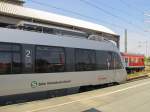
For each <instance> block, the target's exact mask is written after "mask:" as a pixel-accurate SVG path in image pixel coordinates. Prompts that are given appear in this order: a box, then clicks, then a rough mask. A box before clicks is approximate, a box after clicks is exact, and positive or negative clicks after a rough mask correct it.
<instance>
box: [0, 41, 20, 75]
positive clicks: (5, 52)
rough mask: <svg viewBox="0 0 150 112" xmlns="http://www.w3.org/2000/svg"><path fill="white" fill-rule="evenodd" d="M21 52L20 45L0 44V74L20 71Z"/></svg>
mask: <svg viewBox="0 0 150 112" xmlns="http://www.w3.org/2000/svg"><path fill="white" fill-rule="evenodd" d="M20 72H21V54H20V46H18V45H12V44H4V43H1V44H0V74H10V73H20Z"/></svg>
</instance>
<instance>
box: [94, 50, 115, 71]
mask: <svg viewBox="0 0 150 112" xmlns="http://www.w3.org/2000/svg"><path fill="white" fill-rule="evenodd" d="M112 58H113V57H112V53H111V52H106V51H97V53H96V62H97V70H107V69H113V60H112Z"/></svg>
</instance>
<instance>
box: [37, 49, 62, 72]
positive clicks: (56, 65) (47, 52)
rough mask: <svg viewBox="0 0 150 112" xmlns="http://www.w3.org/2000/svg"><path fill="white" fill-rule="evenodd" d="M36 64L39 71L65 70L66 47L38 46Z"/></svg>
mask: <svg viewBox="0 0 150 112" xmlns="http://www.w3.org/2000/svg"><path fill="white" fill-rule="evenodd" d="M35 66H36V68H35V69H36V70H35V71H36V72H37V73H50V72H63V71H64V66H65V55H64V49H63V48H57V47H44V46H37V47H36V65H35Z"/></svg>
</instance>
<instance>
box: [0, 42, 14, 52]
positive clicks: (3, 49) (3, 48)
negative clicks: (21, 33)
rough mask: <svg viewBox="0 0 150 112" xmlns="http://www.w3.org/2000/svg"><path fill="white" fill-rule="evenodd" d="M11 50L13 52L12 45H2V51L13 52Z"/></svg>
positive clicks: (0, 45)
mask: <svg viewBox="0 0 150 112" xmlns="http://www.w3.org/2000/svg"><path fill="white" fill-rule="evenodd" d="M11 50H12V46H11V44H4V43H1V44H0V51H11Z"/></svg>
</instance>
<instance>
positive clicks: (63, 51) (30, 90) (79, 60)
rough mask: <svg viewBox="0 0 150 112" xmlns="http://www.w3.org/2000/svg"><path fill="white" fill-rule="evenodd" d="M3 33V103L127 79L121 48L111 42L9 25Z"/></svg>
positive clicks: (0, 95) (0, 48) (0, 82)
mask: <svg viewBox="0 0 150 112" xmlns="http://www.w3.org/2000/svg"><path fill="white" fill-rule="evenodd" d="M0 34H1V36H0V74H1V75H0V103H1V104H2V103H3V102H5V100H7V101H11V100H14V99H16V98H19V99H22V98H24V99H30V98H32V97H35V96H36V95H37V94H38V95H40V96H44V95H45V96H46V95H47V94H50V95H55V94H56V95H57V94H67V93H69V92H73V91H75V90H78V89H79V88H80V87H81V86H88V85H99V84H105V83H112V82H118V83H120V82H123V81H125V80H126V71H125V69H124V67H123V64H122V61H121V57H120V53H119V50H118V49H117V47H116V46H115V45H114V44H112V43H111V42H108V41H94V40H87V39H80V38H68V37H63V38H62V37H59V36H57V35H51V34H44V33H36V32H29V31H22V30H17V29H7V28H0ZM67 88H68V89H67ZM71 88H73V89H71ZM53 90H57V91H53ZM58 91H59V92H58ZM45 96H44V97H45ZM38 97H39V96H38Z"/></svg>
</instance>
